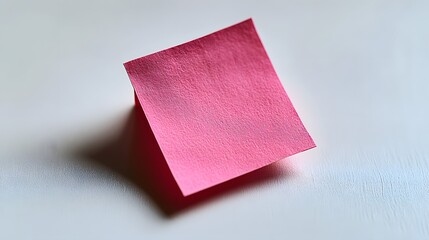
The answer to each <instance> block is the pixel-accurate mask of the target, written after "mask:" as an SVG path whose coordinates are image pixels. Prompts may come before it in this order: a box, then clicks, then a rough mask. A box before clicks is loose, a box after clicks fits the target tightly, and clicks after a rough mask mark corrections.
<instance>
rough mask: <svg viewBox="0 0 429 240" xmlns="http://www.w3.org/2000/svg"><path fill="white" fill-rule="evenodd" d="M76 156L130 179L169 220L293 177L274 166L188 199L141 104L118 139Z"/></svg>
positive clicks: (87, 148) (89, 147)
mask: <svg viewBox="0 0 429 240" xmlns="http://www.w3.org/2000/svg"><path fill="white" fill-rule="evenodd" d="M73 154H74V155H78V156H79V159H84V160H85V161H90V162H92V163H96V166H101V167H107V168H108V169H110V170H111V171H114V172H116V173H118V174H120V175H122V176H123V177H125V178H126V179H128V180H129V181H130V182H132V183H133V184H135V185H136V186H137V187H138V188H139V189H140V190H141V191H142V192H143V193H144V194H145V195H147V196H148V197H149V198H150V199H151V200H152V201H153V203H155V204H154V205H155V206H157V207H158V209H159V210H160V211H159V212H160V213H161V215H162V216H164V217H168V218H169V217H173V216H175V215H177V214H178V213H180V212H182V211H184V210H187V209H191V208H193V207H195V206H197V205H200V204H201V203H204V202H208V201H210V200H213V199H215V198H218V197H219V196H222V195H226V194H231V193H233V192H235V191H237V190H243V189H244V188H250V187H255V186H257V185H259V184H262V183H265V182H268V181H272V180H273V179H278V178H280V177H282V178H283V177H288V176H290V175H291V174H293V171H292V169H290V168H287V167H284V164H282V166H279V165H278V164H271V165H269V166H267V167H264V168H261V169H259V170H256V171H253V172H251V173H248V174H245V175H243V176H241V177H238V178H235V179H233V180H230V181H227V182H225V183H222V184H219V185H217V186H214V187H212V188H209V189H207V190H204V191H201V192H198V193H196V194H193V195H191V196H188V197H184V196H183V195H182V193H181V192H180V190H179V187H178V186H177V184H176V182H175V180H174V178H173V176H172V174H171V172H170V170H169V168H168V166H167V163H166V161H165V159H164V157H163V155H162V153H161V150H160V149H159V146H158V144H157V142H156V141H155V138H154V135H153V133H152V130H151V128H150V127H149V124H148V122H147V119H146V117H145V115H144V113H143V111H142V109H141V108H140V106H138V105H136V106H135V107H134V108H133V109H132V110H131V111H130V113H129V116H128V118H127V121H126V124H125V126H124V127H123V130H122V131H121V132H120V134H119V135H118V136H117V137H115V138H113V139H108V140H107V141H106V140H102V141H98V142H94V143H89V144H85V146H83V147H82V148H80V149H76V150H75V151H74V153H73Z"/></svg>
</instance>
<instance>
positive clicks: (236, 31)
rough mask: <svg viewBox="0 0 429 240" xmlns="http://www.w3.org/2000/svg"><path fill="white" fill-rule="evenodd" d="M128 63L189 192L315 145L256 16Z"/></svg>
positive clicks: (182, 185)
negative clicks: (273, 61)
mask: <svg viewBox="0 0 429 240" xmlns="http://www.w3.org/2000/svg"><path fill="white" fill-rule="evenodd" d="M124 65H125V68H126V70H127V73H128V75H129V77H130V80H131V83H132V85H133V87H134V90H135V93H136V95H137V98H138V100H139V102H140V104H141V106H142V108H143V111H144V113H145V115H146V117H147V119H148V121H149V124H150V126H151V128H152V131H153V133H154V135H155V138H156V140H157V142H158V144H159V146H160V149H161V150H162V153H163V154H164V157H165V160H166V161H167V164H168V166H169V168H170V170H171V172H172V174H173V176H174V178H175V179H176V181H177V183H178V185H179V187H180V189H181V191H182V193H183V194H184V195H185V196H186V195H189V194H193V193H195V192H198V191H201V190H203V189H206V188H208V187H211V186H213V185H216V184H219V183H221V182H224V181H227V180H229V179H232V178H234V177H237V176H240V175H243V174H245V173H248V172H250V171H253V170H255V169H258V168H261V167H263V166H265V165H268V164H270V163H273V162H275V161H278V160H280V159H283V158H285V157H288V156H290V155H293V154H296V153H299V152H301V151H304V150H307V149H309V148H313V147H315V144H314V142H313V140H312V139H311V137H310V135H309V134H308V132H307V131H306V129H305V127H304V126H303V124H302V122H301V120H300V119H299V117H298V115H297V113H296V111H295V109H294V107H293V106H292V103H291V102H290V100H289V98H288V96H287V94H286V92H285V90H284V89H283V86H282V84H281V82H280V81H279V79H278V77H277V75H276V73H275V71H274V68H273V66H272V64H271V62H270V60H269V58H268V56H267V53H266V52H265V49H264V47H263V45H262V43H261V41H260V39H259V37H258V34H257V32H256V30H255V28H254V25H253V22H252V20H251V19H249V20H246V21H244V22H241V23H238V24H236V25H233V26H231V27H228V28H225V29H223V30H220V31H218V32H215V33H213V34H210V35H207V36H205V37H202V38H199V39H196V40H194V41H191V42H188V43H185V44H182V45H179V46H176V47H173V48H169V49H166V50H163V51H160V52H157V53H154V54H151V55H148V56H145V57H142V58H138V59H135V60H132V61H130V62H127V63H125V64H124ZM154 184H156V183H154Z"/></svg>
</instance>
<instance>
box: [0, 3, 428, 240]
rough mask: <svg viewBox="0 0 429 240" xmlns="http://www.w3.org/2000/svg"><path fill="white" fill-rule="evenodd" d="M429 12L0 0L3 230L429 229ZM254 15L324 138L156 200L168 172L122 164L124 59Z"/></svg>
mask: <svg viewBox="0 0 429 240" xmlns="http://www.w3.org/2000/svg"><path fill="white" fill-rule="evenodd" d="M428 13H429V1H426V0H421V1H408V0H398V1H388V0H364V1H342V0H338V1H336V0H333V1H314V0H304V1H295V0H290V1H289V0H287V1H212V2H203V1H176V2H167V1H152V2H149V1H129V0H121V1H87V0H86V1H83V0H82V1H80V0H79V1H78V0H76V1H55V0H51V1H49V0H41V1H30V0H29V1H22V0H9V1H7V0H6V1H5V0H0V36H1V37H0V239H43V240H45V239H151V238H155V239H158V238H159V239H219V238H221V239H224V238H231V239H329V240H332V239H428V238H429V148H428V146H429V108H428V102H429V27H428V22H429V14H428ZM249 17H252V18H253V20H254V22H255V25H256V27H257V29H258V31H259V34H260V36H261V38H262V41H263V43H264V45H265V47H266V49H267V51H268V54H269V55H270V57H271V60H272V62H273V64H274V67H275V69H276V70H277V72H278V74H279V76H280V78H281V80H282V83H283V85H284V87H285V89H286V91H287V92H288V94H289V97H290V98H291V100H292V102H293V103H294V105H295V107H296V109H297V111H298V113H299V114H300V116H301V118H302V120H303V122H304V124H305V125H306V127H307V128H308V130H309V132H310V134H311V135H312V137H313V138H314V140H315V142H316V144H317V145H318V147H317V148H315V149H312V150H309V151H307V152H304V153H301V154H298V155H296V156H293V157H290V158H287V159H284V160H281V161H279V162H278V163H276V164H274V165H273V166H271V167H268V168H266V169H263V170H260V171H257V172H255V173H252V174H251V175H249V176H246V177H244V178H242V179H238V180H236V181H234V182H232V183H227V184H226V185H225V186H224V187H219V188H217V189H215V191H211V192H210V193H209V194H206V196H205V197H202V198H199V199H196V200H195V201H192V203H187V204H185V205H183V204H182V205H181V203H178V202H180V201H182V200H180V199H179V200H178V199H163V200H160V199H159V198H157V197H154V194H152V193H153V192H162V191H164V190H165V189H159V188H160V186H162V184H159V183H157V182H147V181H146V182H145V181H137V180H136V179H135V178H133V177H131V176H129V175H127V172H126V171H123V166H122V165H124V164H125V165H126V160H127V155H128V154H129V153H128V150H127V149H128V148H127V145H128V144H129V143H128V140H127V139H126V137H124V136H126V135H127V133H124V131H125V130H124V124H126V122H127V121H129V119H130V111H131V109H132V106H133V90H132V87H131V84H130V82H129V80H128V77H127V74H126V72H125V70H124V68H123V66H122V63H123V62H126V61H128V60H131V59H134V58H137V57H140V56H143V55H146V54H149V53H153V52H156V51H159V50H162V49H165V48H168V47H171V46H174V45H177V44H180V43H183V42H186V41H189V40H192V39H195V38H197V37H200V36H203V35H205V34H208V33H211V32H213V31H216V30H218V29H221V28H224V27H227V26H229V25H232V24H234V23H237V22H240V21H242V20H245V19H247V18H249ZM94 153H96V154H94ZM100 153H101V154H100ZM103 161H109V162H108V164H104V163H103ZM112 161H113V162H115V163H114V164H111V163H112ZM147 172H148V171H147ZM149 172H150V171H149ZM155 173H157V172H156V171H155ZM153 188H156V189H155V190H154V189H153ZM166 207H167V208H169V210H168V211H165V208H166Z"/></svg>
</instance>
